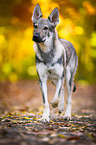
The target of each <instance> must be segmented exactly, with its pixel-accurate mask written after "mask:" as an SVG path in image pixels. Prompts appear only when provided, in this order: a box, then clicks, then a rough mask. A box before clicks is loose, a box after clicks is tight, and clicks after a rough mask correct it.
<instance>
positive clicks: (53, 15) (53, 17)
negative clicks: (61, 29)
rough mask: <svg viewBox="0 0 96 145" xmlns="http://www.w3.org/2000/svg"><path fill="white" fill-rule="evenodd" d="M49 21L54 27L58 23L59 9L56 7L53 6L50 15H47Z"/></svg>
mask: <svg viewBox="0 0 96 145" xmlns="http://www.w3.org/2000/svg"><path fill="white" fill-rule="evenodd" d="M48 19H49V21H50V22H51V23H52V26H53V27H55V26H56V25H57V24H58V23H59V11H58V8H55V9H54V10H53V11H52V12H51V14H50V16H49V17H48Z"/></svg>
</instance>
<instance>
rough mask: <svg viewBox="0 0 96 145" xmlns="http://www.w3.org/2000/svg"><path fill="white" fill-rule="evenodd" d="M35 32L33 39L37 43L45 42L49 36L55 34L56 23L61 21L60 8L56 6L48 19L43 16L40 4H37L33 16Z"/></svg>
mask: <svg viewBox="0 0 96 145" xmlns="http://www.w3.org/2000/svg"><path fill="white" fill-rule="evenodd" d="M32 21H33V26H34V32H33V41H35V42H37V43H41V42H45V41H46V40H47V39H48V38H49V37H52V36H53V32H54V30H55V27H56V25H57V24H58V23H59V12H58V8H55V9H54V10H53V11H52V12H51V14H50V15H49V17H48V19H45V18H42V12H41V9H40V6H39V4H37V5H36V6H35V8H34V11H33V16H32Z"/></svg>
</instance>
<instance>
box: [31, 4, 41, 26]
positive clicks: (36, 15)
mask: <svg viewBox="0 0 96 145" xmlns="http://www.w3.org/2000/svg"><path fill="white" fill-rule="evenodd" d="M40 17H42V13H41V9H40V6H39V4H37V5H36V6H35V8H34V11H33V16H32V21H33V23H36V21H37V20H38V19H39V18H40Z"/></svg>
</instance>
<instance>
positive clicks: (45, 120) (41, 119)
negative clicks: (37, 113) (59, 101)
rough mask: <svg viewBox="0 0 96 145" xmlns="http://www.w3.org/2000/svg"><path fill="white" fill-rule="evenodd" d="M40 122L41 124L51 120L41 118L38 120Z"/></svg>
mask: <svg viewBox="0 0 96 145" xmlns="http://www.w3.org/2000/svg"><path fill="white" fill-rule="evenodd" d="M38 121H40V122H49V121H50V118H49V117H46V118H45V117H42V118H40V119H38Z"/></svg>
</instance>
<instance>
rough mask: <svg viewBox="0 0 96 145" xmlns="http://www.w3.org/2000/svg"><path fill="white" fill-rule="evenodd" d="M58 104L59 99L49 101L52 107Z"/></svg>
mask: <svg viewBox="0 0 96 145" xmlns="http://www.w3.org/2000/svg"><path fill="white" fill-rule="evenodd" d="M58 104H59V99H56V100H53V101H52V102H51V105H52V107H53V108H56V107H58Z"/></svg>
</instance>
